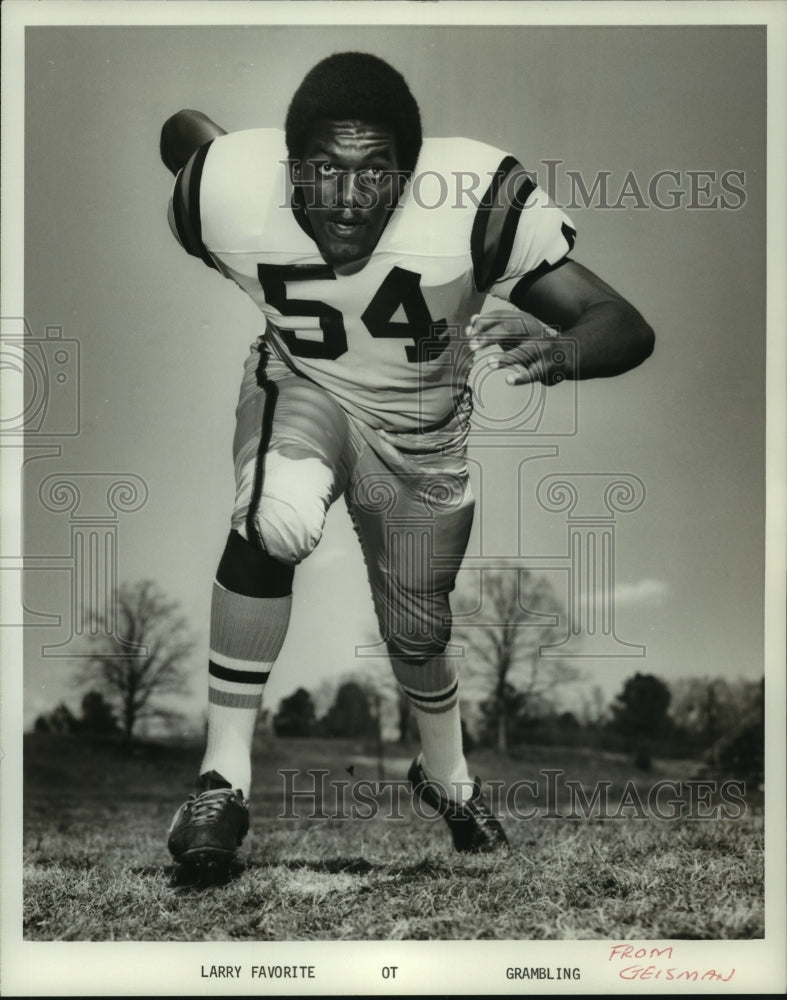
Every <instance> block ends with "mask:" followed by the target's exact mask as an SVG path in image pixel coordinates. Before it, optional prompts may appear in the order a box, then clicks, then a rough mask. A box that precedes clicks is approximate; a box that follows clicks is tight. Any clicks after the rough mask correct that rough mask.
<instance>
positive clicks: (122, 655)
mask: <svg viewBox="0 0 787 1000" xmlns="http://www.w3.org/2000/svg"><path fill="white" fill-rule="evenodd" d="M115 598H116V599H115V601H113V602H111V604H110V606H111V607H112V609H113V611H114V612H115V614H116V621H115V625H114V628H110V627H109V625H110V623H109V622H103V621H96V622H95V626H96V627H95V629H94V632H95V633H97V634H95V636H94V637H93V638H92V639H91V642H92V643H93V645H94V652H93V653H92V654H91V655H90V657H89V659H88V660H87V661H86V662H85V664H84V665H83V666H82V668H81V669H80V670H79V671H78V673H77V675H76V677H75V682H76V683H77V684H78V685H79V686H85V685H89V686H90V687H91V688H97V689H99V690H100V691H101V692H103V693H104V694H105V695H106V696H107V698H108V699H109V701H110V703H111V704H112V705H113V706H114V707H115V709H116V711H117V715H118V720H119V723H120V728H121V731H122V733H123V737H124V739H125V741H126V743H127V744H130V743H131V740H132V738H133V736H134V731H135V729H136V727H137V725H138V723H139V722H140V721H141V720H142V719H146V718H152V717H159V718H172V717H174V716H176V715H177V713H175V712H172V711H170V710H167V709H165V708H163V707H162V706H160V705H156V704H155V701H156V699H157V698H158V697H159V696H161V695H167V694H174V693H177V692H180V691H183V689H184V686H185V684H186V673H185V671H184V669H183V668H184V663H185V661H186V660H187V659H188V657H189V656H190V655H191V653H192V652H193V650H194V641H193V640H192V638H191V636H190V634H189V628H188V623H187V621H186V619H185V618H184V617H183V616H182V615H180V614H179V606H178V604H177V602H175V601H170V600H168V599H167V598H166V597H165V596H164V594H163V593H162V592H161V590H160V589H159V588H158V587H157V586H156V584H155V583H153V582H152V581H150V580H143V581H142V582H140V583H135V584H122V585H121V586H120V588H119V590H118V591H117V593H116V595H115ZM113 605H114V607H113Z"/></svg>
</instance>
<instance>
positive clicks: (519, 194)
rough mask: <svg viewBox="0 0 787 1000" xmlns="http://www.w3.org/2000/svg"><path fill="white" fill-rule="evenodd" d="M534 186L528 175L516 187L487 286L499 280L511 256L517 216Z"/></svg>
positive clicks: (517, 220)
mask: <svg viewBox="0 0 787 1000" xmlns="http://www.w3.org/2000/svg"><path fill="white" fill-rule="evenodd" d="M535 188H536V185H535V184H534V183H533V180H532V179H531V178H530V177H525V179H524V180H523V181H522V183H521V184H520V185H519V187H518V188H517V191H516V194H515V195H514V200H513V203H512V205H511V207H510V208H509V210H508V214H507V215H506V218H505V222H504V223H503V231H502V232H501V234H500V242H499V243H498V245H497V252H496V254H495V262H494V264H493V266H492V271H491V273H490V274H489V276H488V278H487V287H489V285H493V284H494V283H495V282H496V281H499V280H500V278H501V277H502V276H503V275H504V274H505V271H506V268H507V267H508V261H509V258H510V257H511V251H512V250H513V248H514V239H515V237H516V231H517V227H518V225H519V216H520V215H521V213H522V209H523V208H524V207H525V202H526V201H527V199H528V198H529V197H530V195H531V194H532V193H533V191H535Z"/></svg>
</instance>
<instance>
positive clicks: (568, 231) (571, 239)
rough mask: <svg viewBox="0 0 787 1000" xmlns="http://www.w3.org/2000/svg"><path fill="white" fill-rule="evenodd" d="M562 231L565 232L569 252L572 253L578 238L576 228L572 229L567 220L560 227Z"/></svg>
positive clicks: (564, 237) (564, 236)
mask: <svg viewBox="0 0 787 1000" xmlns="http://www.w3.org/2000/svg"><path fill="white" fill-rule="evenodd" d="M560 232H561V233H562V234H563V239H564V240H565V241H566V243H568V252H569V253H571V251H572V250H573V249H574V244H575V243H576V240H577V231H576V229H572V228H571V226H569V224H568V223H567V222H564V223H563V225H562V226H561V227H560Z"/></svg>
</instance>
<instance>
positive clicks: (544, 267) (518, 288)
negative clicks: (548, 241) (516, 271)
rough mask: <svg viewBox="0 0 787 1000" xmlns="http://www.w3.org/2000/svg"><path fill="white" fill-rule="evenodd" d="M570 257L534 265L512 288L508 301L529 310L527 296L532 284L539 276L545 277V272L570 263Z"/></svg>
mask: <svg viewBox="0 0 787 1000" xmlns="http://www.w3.org/2000/svg"><path fill="white" fill-rule="evenodd" d="M570 259H571V258H570V257H561V258H560V260H558V261H555V263H554V264H550V263H549V261H548V260H543V261H541V263H540V264H539V265H538V267H534V268H533V270H532V271H528V273H527V274H526V275H524V277H522V278H520V279H519V281H517V283H516V284H515V285H514V287H513V288H512V289H511V294H510V295H509V296H508V301H509V302H510V303H511V304H512V305H514V306H516V307H517V309H522V310H523V311H524V312H527V305H526V304H525V297H526V296H527V293H528V292H529V291H530V287H531V285H533V284H534V283H535V282H536V281H537V280H538V279H539V278H543V276H544V275H545V274H549V272H550V271H557V269H558V268H559V267H562V266H563V265H564V264H568V262H569V260H570Z"/></svg>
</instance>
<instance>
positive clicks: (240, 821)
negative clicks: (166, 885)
mask: <svg viewBox="0 0 787 1000" xmlns="http://www.w3.org/2000/svg"><path fill="white" fill-rule="evenodd" d="M248 830H249V806H248V803H247V802H246V801H245V800H244V798H243V793H242V792H241V790H240V789H239V788H236V789H235V790H234V791H233V789H232V786H231V785H230V783H229V782H228V781H226V780H225V779H224V778H223V777H222V776H221V775H220V774H219V773H218V772H217V771H209V772H207V773H206V774H201V775H200V777H199V781H198V782H197V791H196V792H195V793H194V794H193V795H190V796H189V797H188V799H187V800H186V801H185V802H184V803H183V805H182V806H181V807H180V809H178V811H177V812H176V813H175V816H174V817H173V820H172V823H171V824H170V828H169V838H168V840H167V845H168V847H169V850H170V853H171V854H172V857H173V858H174V859H175V861H178V862H181V863H182V864H185V865H195V866H203V865H204V866H211V865H227V864H229V862H230V861H231V860H232V857H233V856H234V854H235V852H236V850H237V849H238V848H239V847H240V845H241V843H242V842H243V838H244V837H245V836H246V834H247V833H248Z"/></svg>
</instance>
